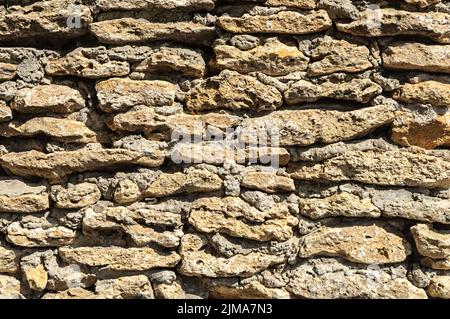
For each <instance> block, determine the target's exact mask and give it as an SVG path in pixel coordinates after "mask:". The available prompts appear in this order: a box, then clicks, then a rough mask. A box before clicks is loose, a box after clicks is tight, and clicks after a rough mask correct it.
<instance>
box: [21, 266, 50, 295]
mask: <svg viewBox="0 0 450 319" xmlns="http://www.w3.org/2000/svg"><path fill="white" fill-rule="evenodd" d="M22 273H23V276H24V279H25V280H26V282H27V284H28V286H29V287H30V288H31V289H32V290H35V291H42V290H44V289H45V287H46V286H47V280H48V273H47V271H46V270H45V268H44V266H43V265H42V264H39V265H37V266H35V267H31V266H26V267H22Z"/></svg>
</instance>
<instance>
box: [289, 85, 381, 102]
mask: <svg viewBox="0 0 450 319" xmlns="http://www.w3.org/2000/svg"><path fill="white" fill-rule="evenodd" d="M382 91H383V90H382V88H381V87H380V86H379V85H378V84H376V83H374V82H372V81H371V80H369V79H353V80H351V81H349V82H342V83H333V82H324V83H322V84H313V83H311V82H309V81H305V80H301V81H298V82H296V83H294V84H293V85H292V86H291V87H290V88H289V90H287V91H286V92H285V93H284V97H285V100H286V102H287V103H288V104H297V103H300V102H315V101H317V100H319V99H323V98H331V99H338V100H348V101H355V102H359V103H367V102H369V101H370V100H371V99H372V98H374V97H375V96H377V95H379V94H380V93H381V92H382Z"/></svg>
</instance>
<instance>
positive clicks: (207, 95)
mask: <svg viewBox="0 0 450 319" xmlns="http://www.w3.org/2000/svg"><path fill="white" fill-rule="evenodd" d="M282 104H283V97H282V95H281V93H280V92H278V90H276V89H275V88H273V87H270V86H267V85H264V84H263V83H261V82H260V81H258V80H257V79H255V78H254V77H251V76H248V75H242V74H239V73H237V72H234V71H228V70H226V71H223V72H222V73H221V74H220V75H218V76H214V77H210V78H208V79H207V80H204V81H202V83H201V84H199V85H197V86H195V87H194V88H193V89H192V90H191V91H190V92H189V93H188V94H187V96H186V105H187V108H188V109H189V110H191V111H202V110H212V109H220V108H226V109H232V110H256V111H270V110H272V111H273V110H276V109H277V108H279V107H280V106H281V105H282Z"/></svg>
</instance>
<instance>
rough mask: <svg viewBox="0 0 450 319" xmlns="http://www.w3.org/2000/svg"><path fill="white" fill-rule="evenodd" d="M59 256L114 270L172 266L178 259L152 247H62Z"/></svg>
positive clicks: (172, 254) (76, 262) (70, 261)
mask: <svg viewBox="0 0 450 319" xmlns="http://www.w3.org/2000/svg"><path fill="white" fill-rule="evenodd" d="M59 256H60V257H61V258H62V259H63V260H64V261H65V262H68V263H75V264H81V265H87V266H90V267H106V268H108V269H110V270H116V271H127V270H129V271H144V270H149V269H152V268H158V267H174V266H176V264H177V263H178V262H179V261H180V257H179V256H178V254H177V253H175V252H158V251H156V250H154V249H152V248H149V247H148V248H121V247H79V248H71V247H62V248H60V249H59Z"/></svg>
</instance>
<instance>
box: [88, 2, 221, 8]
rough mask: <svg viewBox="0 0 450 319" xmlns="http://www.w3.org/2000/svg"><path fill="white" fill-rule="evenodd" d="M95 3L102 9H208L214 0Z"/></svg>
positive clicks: (211, 6)
mask: <svg viewBox="0 0 450 319" xmlns="http://www.w3.org/2000/svg"><path fill="white" fill-rule="evenodd" d="M95 4H96V6H97V7H98V8H99V9H100V10H102V11H115V10H155V9H164V10H174V9H182V10H186V11H201V10H208V11H209V10H212V9H213V8H214V0H181V1H180V0H169V1H167V0H125V1H124V0H96V1H95Z"/></svg>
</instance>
